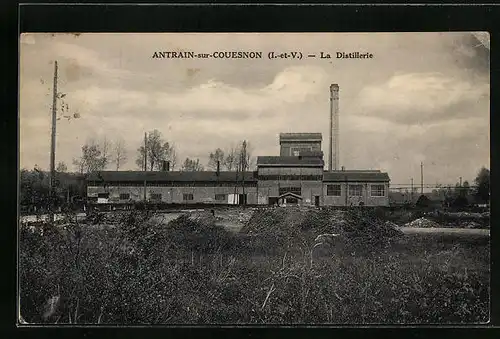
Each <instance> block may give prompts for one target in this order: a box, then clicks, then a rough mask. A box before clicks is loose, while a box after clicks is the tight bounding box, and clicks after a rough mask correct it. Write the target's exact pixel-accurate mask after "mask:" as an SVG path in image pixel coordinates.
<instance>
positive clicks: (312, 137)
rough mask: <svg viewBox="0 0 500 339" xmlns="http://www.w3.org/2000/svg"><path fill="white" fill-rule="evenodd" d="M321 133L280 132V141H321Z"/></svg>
mask: <svg viewBox="0 0 500 339" xmlns="http://www.w3.org/2000/svg"><path fill="white" fill-rule="evenodd" d="M321 140H323V137H322V135H321V133H280V142H282V141H321Z"/></svg>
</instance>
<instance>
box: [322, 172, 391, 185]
mask: <svg viewBox="0 0 500 339" xmlns="http://www.w3.org/2000/svg"><path fill="white" fill-rule="evenodd" d="M323 181H332V182H333V181H334V182H342V181H359V182H381V181H383V182H387V181H390V179H389V174H387V173H384V172H380V171H363V170H355V171H332V172H328V171H325V172H324V173H323Z"/></svg>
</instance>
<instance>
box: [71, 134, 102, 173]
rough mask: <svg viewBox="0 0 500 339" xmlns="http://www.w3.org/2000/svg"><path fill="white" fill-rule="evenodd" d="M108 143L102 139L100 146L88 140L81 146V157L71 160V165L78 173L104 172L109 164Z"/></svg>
mask: <svg viewBox="0 0 500 339" xmlns="http://www.w3.org/2000/svg"><path fill="white" fill-rule="evenodd" d="M109 145H110V144H109V142H108V141H107V140H106V139H104V140H103V142H102V143H101V144H99V143H97V142H96V141H95V140H92V139H91V140H89V141H87V142H86V143H85V145H83V146H82V155H81V156H80V157H79V158H75V159H73V165H75V167H76V168H77V171H78V172H80V173H90V172H93V171H102V170H105V169H106V167H107V165H108V163H109Z"/></svg>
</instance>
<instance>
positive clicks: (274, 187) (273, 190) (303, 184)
mask: <svg viewBox="0 0 500 339" xmlns="http://www.w3.org/2000/svg"><path fill="white" fill-rule="evenodd" d="M285 187H300V189H301V196H302V198H303V200H302V203H303V204H307V205H308V204H311V205H314V196H316V195H317V196H319V197H320V204H321V198H322V183H321V181H304V180H303V181H297V180H293V181H292V180H259V184H258V192H259V196H261V197H262V198H261V199H265V200H263V201H264V202H263V203H265V204H267V203H268V200H267V199H266V198H268V197H278V196H279V195H280V192H279V189H280V188H285Z"/></svg>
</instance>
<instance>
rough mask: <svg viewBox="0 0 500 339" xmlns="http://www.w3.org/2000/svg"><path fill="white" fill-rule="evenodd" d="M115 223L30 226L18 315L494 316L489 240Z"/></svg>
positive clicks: (373, 319) (332, 319)
mask: <svg viewBox="0 0 500 339" xmlns="http://www.w3.org/2000/svg"><path fill="white" fill-rule="evenodd" d="M148 220H150V219H149V217H148V216H147V214H146V213H130V214H128V215H126V216H125V217H123V220H121V222H120V224H119V225H118V226H115V227H97V226H92V225H77V224H68V225H67V226H66V227H65V228H61V227H55V226H50V225H45V226H43V234H41V233H40V232H38V231H32V230H30V229H28V228H27V227H23V228H22V229H21V238H20V262H19V269H20V287H21V288H20V294H21V295H20V297H21V314H22V316H23V317H24V319H25V320H26V321H27V322H30V323H56V322H57V323H78V324H84V323H93V324H96V323H99V324H117V323H118V324H160V323H162V324H164V323H168V324H188V323H197V324H223V323H240V324H243V323H246V324H261V323H276V324H285V323H464V322H469V323H470V322H474V323H478V322H487V321H488V319H489V242H488V239H484V238H470V237H467V238H464V239H457V238H453V239H451V238H450V239H446V238H443V237H441V236H440V237H438V238H436V237H435V236H434V237H433V236H432V235H427V236H421V235H420V236H419V235H412V236H400V237H396V238H394V239H391V240H388V241H384V242H373V241H368V240H367V239H364V238H362V237H361V238H357V239H356V240H353V241H351V242H349V243H348V244H347V246H346V245H345V244H344V246H339V247H338V248H337V249H336V250H329V249H324V248H323V249H321V250H318V251H317V252H311V247H310V244H302V245H301V246H299V245H297V244H295V245H293V246H292V245H287V244H282V245H284V246H281V245H280V246H276V245H275V244H273V246H272V248H271V246H267V247H266V243H265V242H266V239H261V240H260V241H258V244H256V241H255V240H252V241H248V237H242V236H240V235H238V234H233V233H230V232H227V231H226V230H224V229H222V228H219V227H216V226H214V225H211V224H210V223H205V222H203V221H195V220H191V219H189V218H187V217H180V218H178V219H176V220H174V221H173V222H170V223H169V224H168V225H160V224H154V223H152V222H151V221H148Z"/></svg>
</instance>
